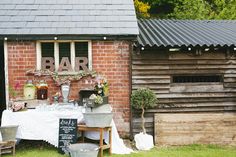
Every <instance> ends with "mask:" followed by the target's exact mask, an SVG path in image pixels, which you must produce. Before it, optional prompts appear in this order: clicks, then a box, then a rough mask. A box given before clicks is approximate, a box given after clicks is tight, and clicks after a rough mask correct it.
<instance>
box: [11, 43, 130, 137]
mask: <svg viewBox="0 0 236 157" xmlns="http://www.w3.org/2000/svg"><path fill="white" fill-rule="evenodd" d="M129 44H130V43H129V42H126V41H92V61H93V65H92V67H93V70H95V71H96V72H98V73H99V74H101V75H103V76H105V77H106V78H107V79H108V82H109V91H110V92H109V103H110V104H111V105H112V107H113V112H114V120H115V123H116V126H117V128H118V131H119V133H120V134H121V135H123V136H126V135H129V131H130V129H129V124H130V117H129V116H130V107H129V95H130V82H129V77H130V71H129V69H130V67H129V65H130V64H129V62H130V47H129ZM7 45H8V61H9V62H8V75H9V85H10V86H12V87H14V86H15V84H17V83H19V84H20V88H19V89H18V91H19V95H18V96H20V97H22V96H23V85H24V83H25V81H26V80H29V79H30V80H40V79H44V80H46V82H47V83H48V85H49V94H48V97H49V98H51V96H52V95H53V94H55V93H56V92H57V91H59V87H58V86H56V84H55V82H54V81H53V80H52V79H51V78H50V77H34V76H27V75H26V71H27V70H29V69H35V68H36V42H35V41H8V42H7ZM85 79H86V78H83V79H81V80H80V81H77V82H72V84H71V92H70V99H78V92H79V90H80V89H83V88H91V85H88V84H86V81H85Z"/></svg>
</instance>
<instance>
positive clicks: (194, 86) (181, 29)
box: [131, 20, 236, 145]
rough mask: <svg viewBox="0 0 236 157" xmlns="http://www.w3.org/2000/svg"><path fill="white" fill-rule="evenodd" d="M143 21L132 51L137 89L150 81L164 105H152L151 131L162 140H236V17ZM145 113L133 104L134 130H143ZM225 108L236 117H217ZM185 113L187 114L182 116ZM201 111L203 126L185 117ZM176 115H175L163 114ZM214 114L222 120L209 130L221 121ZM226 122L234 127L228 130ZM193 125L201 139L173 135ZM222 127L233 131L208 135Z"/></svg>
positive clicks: (164, 142) (169, 142)
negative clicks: (215, 124) (187, 120)
mask: <svg viewBox="0 0 236 157" xmlns="http://www.w3.org/2000/svg"><path fill="white" fill-rule="evenodd" d="M138 25H139V30H140V35H139V37H138V42H137V45H136V46H135V50H134V52H133V55H132V90H136V89H137V88H140V87H148V88H150V89H152V90H153V91H154V92H155V93H156V95H157V97H158V99H159V104H160V105H161V107H160V108H154V109H149V110H147V112H146V115H145V117H146V128H147V132H148V133H150V134H152V135H154V136H155V140H156V141H155V142H156V144H161V145H179V144H190V143H214V144H222V143H221V142H220V141H222V142H223V143H224V144H232V143H234V144H236V139H235V136H236V135H235V132H236V48H235V44H236V21H220V20H219V21H195V20H140V21H139V22H138ZM139 113H140V112H139V111H137V110H134V109H133V110H132V123H131V125H132V131H133V133H134V134H136V133H138V132H139V131H140V118H139V117H140V115H139ZM156 113H159V117H158V114H156ZM176 113H177V114H176ZM206 113H207V114H206ZM222 113H223V115H231V116H232V117H230V118H229V119H224V118H225V117H224V116H220V118H219V119H217V118H215V117H216V116H215V115H216V114H222ZM181 114H187V116H182V118H183V119H181V117H178V116H181ZM195 114H197V115H198V114H200V118H199V117H198V118H199V119H196V121H197V122H196V121H195V122H194V123H192V124H194V126H196V125H197V126H199V127H200V129H199V128H198V129H197V128H194V126H191V125H188V124H186V123H185V120H186V119H188V117H189V119H191V118H192V119H191V120H193V119H194V117H193V115H194V116H195ZM170 115H173V116H172V118H170V117H169V118H170V119H171V120H166V119H162V118H163V117H165V116H170ZM206 115H207V116H206ZM191 116H192V117H191ZM198 116H199V115H198ZM155 117H156V118H155ZM186 117H187V118H186ZM158 118H159V119H158ZM178 118H180V119H179V121H176V119H178ZM167 119H168V118H167ZM200 119H201V120H200ZM212 119H214V120H218V122H219V123H217V125H219V126H221V128H219V129H215V130H214V129H213V131H209V130H207V131H209V132H207V131H203V130H202V128H207V127H208V125H209V124H211V123H212V124H213V123H216V122H212ZM199 121H201V122H199ZM203 121H204V122H203ZM199 123H200V124H201V125H199ZM226 123H227V124H226ZM225 125H226V126H228V127H229V126H231V127H229V128H228V130H222V129H225ZM181 126H185V127H186V128H187V129H186V128H185V129H184V128H179V127H181ZM155 127H156V128H155ZM209 127H214V126H212V125H211V126H209ZM191 129H192V131H195V133H196V134H195V133H192V135H190V136H195V135H196V136H198V135H199V134H201V135H199V136H201V139H200V137H199V138H197V137H196V139H195V138H194V139H191V140H190V139H187V140H182V141H180V140H179V139H176V141H173V139H174V138H177V137H178V138H179V137H180V138H181V136H183V135H184V134H187V133H190V132H188V130H191ZM186 130H187V131H186ZM222 132H227V135H225V134H224V136H225V138H224V137H223V138H219V139H218V140H214V138H212V136H208V134H216V135H217V137H219V136H221V135H219V136H218V134H221V133H222ZM203 134H204V135H203ZM226 136H227V137H228V139H227V138H226ZM170 138H172V140H170ZM211 139H212V140H211ZM177 141H178V142H177ZM189 141H190V142H189Z"/></svg>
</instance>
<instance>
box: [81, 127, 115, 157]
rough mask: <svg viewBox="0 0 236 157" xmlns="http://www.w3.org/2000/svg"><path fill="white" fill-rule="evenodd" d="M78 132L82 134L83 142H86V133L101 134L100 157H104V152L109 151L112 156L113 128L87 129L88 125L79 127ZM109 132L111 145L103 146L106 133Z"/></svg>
mask: <svg viewBox="0 0 236 157" xmlns="http://www.w3.org/2000/svg"><path fill="white" fill-rule="evenodd" d="M78 131H81V132H82V142H84V132H85V131H97V132H99V134H100V137H99V148H100V157H103V150H104V149H109V154H110V155H111V151H112V127H111V126H110V127H103V128H100V127H87V126H86V125H78ZM105 131H107V132H108V133H109V143H108V144H105V145H104V144H103V139H104V137H103V136H104V132H105Z"/></svg>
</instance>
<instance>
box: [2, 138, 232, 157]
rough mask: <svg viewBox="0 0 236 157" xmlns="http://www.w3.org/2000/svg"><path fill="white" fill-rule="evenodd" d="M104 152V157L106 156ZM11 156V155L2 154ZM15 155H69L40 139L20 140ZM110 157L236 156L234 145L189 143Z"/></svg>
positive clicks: (49, 156) (37, 156)
mask: <svg viewBox="0 0 236 157" xmlns="http://www.w3.org/2000/svg"><path fill="white" fill-rule="evenodd" d="M108 156H109V155H107V153H105V157H108ZM4 157H12V155H10V154H9V155H4ZM16 157H69V156H68V155H61V154H59V153H58V152H57V149H56V148H54V147H53V146H51V145H49V144H47V143H44V142H40V141H22V142H20V144H19V145H17V148H16ZM110 157H236V147H220V146H216V145H189V146H181V147H162V148H157V147H156V148H153V149H152V150H150V151H140V152H134V153H132V154H128V155H115V154H114V155H112V156H110Z"/></svg>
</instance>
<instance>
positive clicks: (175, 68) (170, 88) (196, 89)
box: [132, 49, 236, 135]
mask: <svg viewBox="0 0 236 157" xmlns="http://www.w3.org/2000/svg"><path fill="white" fill-rule="evenodd" d="M189 74H190V75H191V74H194V75H196V74H200V75H209V74H217V75H222V77H223V82H220V83H181V84H180V83H178V84H176V83H171V82H172V76H173V75H189ZM139 87H149V88H150V89H152V90H153V91H154V92H155V93H156V94H157V97H158V99H159V104H160V105H161V106H163V107H164V108H155V109H149V110H147V112H146V114H145V117H146V120H147V123H146V128H147V132H148V133H150V134H152V135H153V134H154V124H153V121H154V114H155V113H159V112H166V113H168V112H222V111H224V112H225V111H230V112H232V111H236V58H235V57H234V55H232V56H230V55H226V53H225V52H217V51H215V52H204V53H202V55H195V53H192V52H169V51H160V50H155V49H146V50H144V51H141V53H140V54H137V53H136V52H134V53H133V55H132V90H136V89H137V88H139ZM139 117H140V111H137V110H134V109H132V131H133V134H136V133H138V132H140V118H139Z"/></svg>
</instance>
